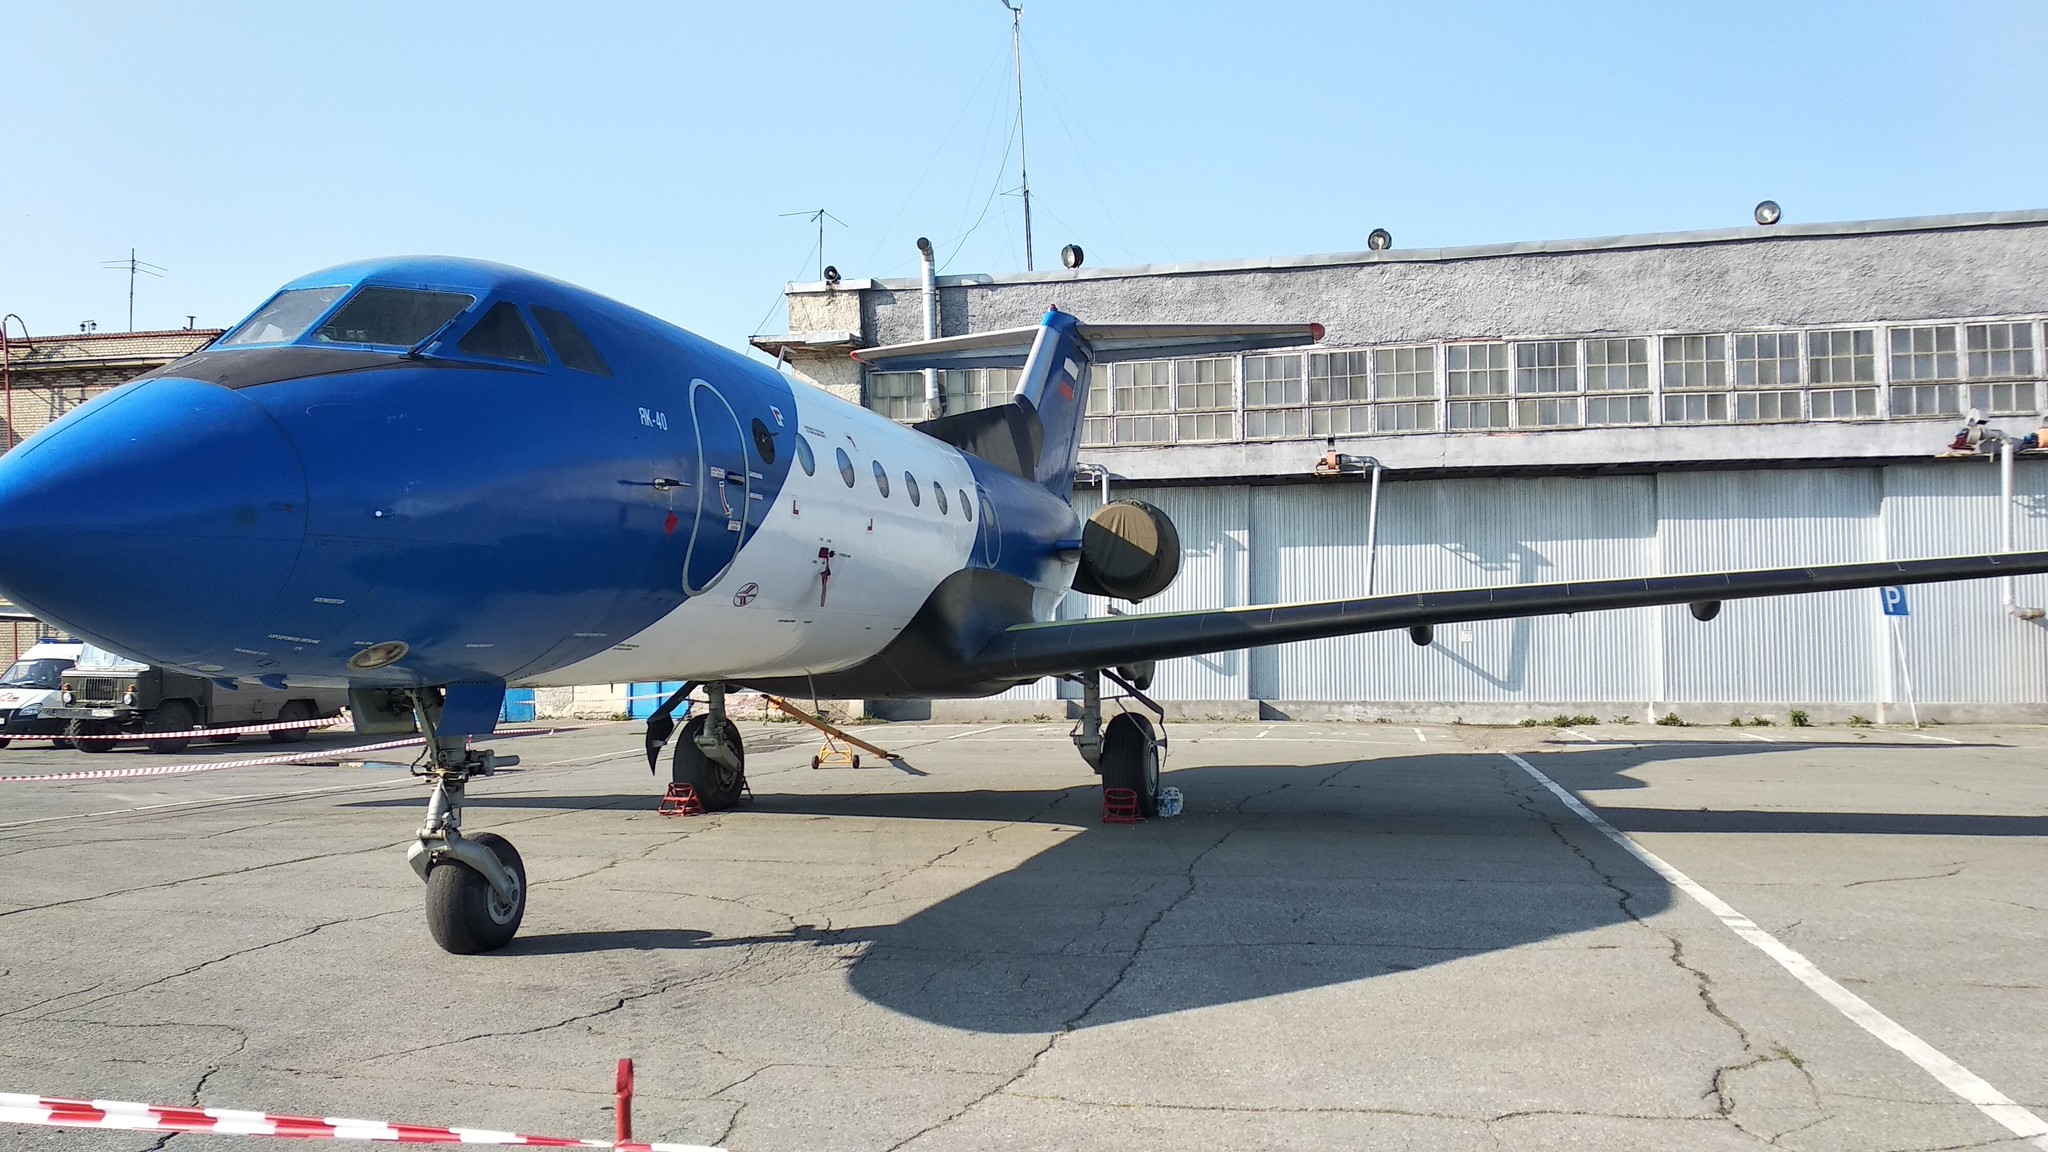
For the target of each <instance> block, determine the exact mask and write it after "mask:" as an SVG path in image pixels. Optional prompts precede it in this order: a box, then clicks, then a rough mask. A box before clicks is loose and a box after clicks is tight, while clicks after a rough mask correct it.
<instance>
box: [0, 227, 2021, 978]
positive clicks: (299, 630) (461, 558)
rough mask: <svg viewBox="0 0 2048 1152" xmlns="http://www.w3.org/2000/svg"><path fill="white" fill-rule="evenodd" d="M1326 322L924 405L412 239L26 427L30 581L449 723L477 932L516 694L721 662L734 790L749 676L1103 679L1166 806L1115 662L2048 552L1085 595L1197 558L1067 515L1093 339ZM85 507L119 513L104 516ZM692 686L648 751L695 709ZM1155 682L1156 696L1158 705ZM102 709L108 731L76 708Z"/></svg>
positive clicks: (708, 672)
mask: <svg viewBox="0 0 2048 1152" xmlns="http://www.w3.org/2000/svg"><path fill="white" fill-rule="evenodd" d="M1320 338H1321V331H1320V329H1318V328H1316V327H1315V326H1313V325H1245V326H1215V325H1172V324H1161V325H1090V324H1086V323H1082V322H1080V321H1079V320H1077V319H1075V318H1074V317H1072V316H1068V315H1065V314H1063V313H1061V312H1058V311H1056V310H1055V311H1051V312H1048V313H1047V314H1046V316H1045V318H1044V321H1043V322H1042V323H1041V324H1040V325H1039V326H1037V327H1035V328H1028V329H1020V330H1015V331H1007V332H992V333H984V334H976V335H971V336H964V337H955V338H949V339H941V340H936V341H929V342H925V343H922V344H915V345H901V346H896V347H892V348H881V349H872V350H868V351H865V352H863V353H861V354H860V355H861V358H862V359H864V360H866V361H867V362H868V363H870V364H873V365H877V366H884V367H889V368H895V369H914V368H923V367H964V366H973V365H1003V366H1020V365H1021V366H1022V368H1023V373H1022V381H1021V383H1020V384H1019V386H1018V388H1017V392H1016V395H1015V396H1014V397H1013V398H1012V399H1011V400H1010V402H1009V403H1007V404H1004V405H1001V406H998V407H995V408H990V409H985V410H981V411H975V412H966V413H960V414H957V415H951V416H945V417H941V418H939V419H937V420H933V421H928V422H926V423H924V424H921V425H918V426H916V427H906V426H903V425H900V424H898V423H896V422H894V421H892V420H889V419H887V418H885V417H883V416H881V415H879V414H877V413H874V412H870V411H867V410H865V409H863V408H861V407H858V406H856V405H853V404H848V403H846V402H844V401H841V400H839V399H837V398H834V397H832V396H830V395H827V394H825V393H824V392H822V391H820V390H818V389H815V388H812V387H809V386H807V385H803V384H794V385H793V384H792V383H791V381H790V380H789V379H788V378H787V377H785V376H784V375H782V374H780V373H778V372H777V371H775V370H773V369H771V368H769V367H766V366H764V365H761V364H757V363H755V362H753V361H750V360H748V359H746V358H745V357H743V356H741V355H739V354H736V353H734V352H731V351H728V350H726V349H723V348H719V347H717V346H714V345H712V344H709V343H707V342H705V341H703V340H701V339H699V338H697V337H695V336H692V335H691V334H689V333H688V332H684V331H682V330H681V329H678V328H676V327H674V326H672V325H669V324H667V323H664V322H662V321H660V320H657V319H655V318H653V317H651V316H648V315H646V314H644V313H641V312H638V311H636V310H634V309H632V308H629V307H626V306H624V305H622V304H619V303H617V302H615V301H612V300H609V299H606V298H604V297H601V296H598V295H595V294H593V293H590V292H587V291H584V290H582V289H579V288H575V287H572V286H570V285H568V284H564V283H561V282H559V281H555V280H550V279H547V278H544V277H540V276H536V275H532V274H529V273H526V272H521V271H518V270H516V269H512V268H507V267H503V266H499V265H494V264H486V263H479V262H474V261H467V260H455V259H445V258H415V259H393V260H379V261H371V262H365V263H359V264H350V265H345V266H342V267H338V268H331V269H328V270H326V271H323V272H316V273H314V274H312V275H310V276H305V277H302V278H301V279H299V280H296V281H294V282H292V283H291V284H288V285H286V286H285V287H284V288H283V289H281V290H280V291H279V292H278V293H277V294H276V295H274V296H272V297H271V298H270V299H269V300H268V301H267V302H265V303H264V304H263V306H262V307H261V308H259V309H257V310H256V312H255V313H254V314H253V315H252V316H250V317H249V318H248V319H247V320H245V321H243V322H242V323H241V324H240V325H238V326H237V327H235V328H234V329H233V330H231V331H229V332H228V333H227V334H225V335H224V336H222V337H221V339H219V340H218V341H216V342H215V343H214V344H213V345H212V346H211V347H209V348H207V349H205V350H204V351H201V352H198V353H195V354H194V355H191V356H188V357H186V358H185V359H183V360H180V361H178V362H176V363H174V364H171V365H169V366H167V367H165V368H162V369H159V370H157V371H155V372H152V373H149V374H148V375H146V376H144V377H141V378H140V379H137V380H135V381H133V382H131V383H128V384H126V385H124V386H122V387H120V388H118V389H115V390H114V391H112V392H109V393H107V394H106V395H103V396H100V397H98V398H97V399H94V400H93V401H91V402H90V403H88V404H85V405H83V406H81V407H80V408H78V409H77V410H75V411H73V412H71V413H70V414H68V415H67V416H65V417H64V418H63V419H61V420H59V421H57V422H56V423H54V424H52V425H51V426H50V427H48V428H46V429H44V430H43V431H41V432H39V433H37V434H36V435H35V436H34V437H32V438H30V439H29V440H28V441H26V442H25V443H23V444H22V445H20V446H19V447H17V448H16V449H15V450H13V451H12V452H9V453H7V454H6V455H5V456H4V457H0V591H4V592H5V593H6V594H7V595H8V596H10V597H11V598H12V599H13V600H14V602H15V603H16V604H18V605H20V606H21V607H23V608H24V609H26V610H28V611H29V612H31V613H33V614H34V615H35V616H37V617H39V618H41V619H43V620H46V621H49V622H52V623H55V624H59V625H61V626H63V627H64V628H65V629H66V630H68V631H70V632H72V633H73V634H75V635H77V636H79V637H81V638H83V639H86V640H89V641H91V642H93V643H95V644H98V645H100V646H102V647H106V648H109V649H112V650H115V651H118V652H121V653H124V654H126V655H129V656H132V657H135V658H137V659H142V660H147V661H149V662H151V663H154V664H159V665H164V666H170V667H176V668H180V669H184V670H186V671H189V672H193V673H195V674H198V675H204V676H210V677H213V678H215V679H216V680H217V681H219V682H220V683H222V684H223V685H233V684H235V683H238V682H241V683H256V682H260V683H264V684H267V685H270V686H272V687H278V686H285V685H293V684H300V685H309V686H310V685H324V686H339V685H346V686H347V687H348V688H349V689H350V694H351V702H352V706H353V712H354V716H355V719H356V724H357V727H358V730H359V731H362V732H366V733H377V732H391V731H405V732H411V731H413V730H414V728H415V726H417V728H418V729H419V730H420V731H422V732H423V733H424V734H425V735H426V738H427V749H426V751H425V752H424V753H423V754H422V755H421V758H420V761H419V764H418V766H417V767H418V770H419V771H420V772H421V773H422V774H423V775H426V776H428V777H430V778H431V780H432V782H433V785H434V788H433V793H432V796H431V798H430V800H429V802H428V812H427V819H426V823H425V825H424V826H423V827H422V828H421V829H420V831H419V835H418V839H417V842H416V843H415V844H414V845H413V846H412V848H411V850H410V853H409V857H410V859H411V862H412V864H413V867H414V868H415V869H416V870H417V871H418V873H419V874H420V877H421V879H422V880H424V881H425V883H426V886H427V912H428V924H429V927H430V929H431V931H432V933H433V935H434V937H435V939H436V940H437V941H438V942H439V943H440V944H441V946H442V947H444V948H446V949H448V950H449V951H452V952H477V951H487V950H490V949H495V948H498V947H502V946H503V945H505V944H506V943H507V942H509V941H510V940H511V939H512V937H513V935H514V933H515V932H516V931H517V930H518V926H519V922H520V919H521V917H522V916H523V914H524V911H525V907H526V889H527V885H526V876H525V868H524V865H523V864H522V863H521V861H520V858H519V854H518V853H517V852H516V851H515V850H514V849H513V848H512V846H511V845H510V844H509V843H507V842H506V841H505V840H504V839H503V838H501V837H498V836H495V835H492V834H489V833H483V834H479V835H476V836H467V835H465V834H464V833H463V832H462V831H461V827H460V821H461V810H462V800H463V795H464V788H465V786H466V785H467V783H468V782H469V780H470V779H471V778H473V777H475V776H479V775H488V774H490V772H491V771H492V770H493V768H494V766H496V765H501V764H505V763H508V762H510V759H511V758H501V757H494V756H493V755H492V753H490V752H488V751H484V750H472V749H470V748H469V747H468V744H469V742H470V738H472V737H477V736H484V735H488V734H489V733H491V732H492V731H493V730H494V726H495V724H496V721H497V715H498V711H499V706H500V703H501V701H502V700H503V698H504V693H505V690H506V688H507V686H508V685H516V686H543V685H567V684H587V683H596V682H618V681H659V680H687V681H690V682H693V683H695V684H700V685H702V686H703V687H704V689H705V691H706V694H707V695H708V697H709V706H708V708H707V709H706V710H705V712H704V713H703V714H701V715H698V716H696V717H694V718H692V719H691V720H690V721H689V722H688V723H687V724H685V725H684V726H683V729H682V738H681V739H680V740H678V741H676V748H675V752H674V755H673V759H672V762H671V763H672V768H671V772H672V774H673V778H674V779H675V780H676V781H677V782H679V783H686V784H690V785H693V786H694V787H695V788H696V789H697V792H698V794H699V796H700V797H701V798H702V800H703V802H704V804H705V805H706V806H707V807H708V808H712V809H720V808H727V807H730V806H731V805H733V804H734V803H735V802H737V800H738V799H739V797H740V792H741V789H742V787H743V786H744V783H745V750H744V748H743V747H742V745H741V742H740V738H739V736H738V733H737V730H736V729H735V728H734V727H733V726H732V724H731V723H729V722H728V720H727V717H726V711H725V692H726V689H727V687H728V686H743V687H752V688H760V689H764V690H767V691H773V692H781V693H790V694H799V695H803V694H814V693H815V694H818V695H827V696H846V697H861V698H868V699H875V698H891V697H898V698H932V697H960V696H982V695H988V694H992V693H995V692H1000V691H1002V690H1004V689H1006V688H1009V687H1012V686H1014V685H1017V684H1023V683H1028V682H1030V681H1033V680H1037V679H1039V678H1041V677H1045V676H1059V677H1067V678H1070V679H1073V680H1076V681H1078V682H1079V683H1080V685H1081V689H1082V693H1083V701H1082V719H1081V722H1080V724H1079V726H1078V728H1077V730H1076V734H1075V737H1074V739H1075V742H1076V744H1077V745H1078V746H1079V748H1080V751H1081V753H1082V755H1083V757H1084V758H1085V759H1086V760H1087V762H1088V763H1089V764H1090V765H1091V766H1092V767H1094V768H1095V770H1096V771H1097V772H1098V773H1100V774H1101V776H1102V778H1103V783H1104V785H1105V786H1108V787H1122V788H1129V789H1131V790H1132V791H1133V792H1135V793H1136V794H1137V796H1138V797H1139V803H1140V807H1141V809H1142V810H1143V811H1145V812H1146V813H1148V814H1149V813H1151V812H1153V811H1155V810H1156V804H1157V796H1158V791H1159V748H1160V745H1161V739H1160V736H1159V734H1158V730H1157V729H1156V728H1155V726H1154V725H1153V724H1152V723H1151V722H1150V721H1148V720H1146V719H1145V718H1144V717H1143V716H1142V715H1140V714H1138V713H1135V712H1123V713H1121V714H1119V715H1117V716H1116V717H1115V718H1113V719H1112V720H1110V721H1109V722H1108V723H1107V724H1104V723H1103V716H1102V706H1101V704H1102V693H1101V684H1102V681H1103V679H1105V678H1108V679H1110V680H1111V681H1112V682H1113V683H1116V684H1118V685H1121V686H1122V687H1123V688H1124V689H1125V691H1127V692H1129V693H1130V694H1132V695H1133V696H1135V697H1137V698H1138V699H1139V700H1140V701H1141V702H1145V703H1148V704H1149V701H1145V700H1144V697H1143V694H1142V690H1143V688H1144V687H1145V685H1146V682H1147V680H1148V678H1149V675H1150V667H1151V664H1152V663H1153V662H1154V661H1158V660H1164V659H1171V658H1174V657H1181V656H1192V655H1197V654H1201V653H1208V652H1217V651H1223V650H1229V649H1238V648H1246V647H1251V646H1255V645H1263V644H1273V643H1283V642H1288V641H1296V640H1310V639H1317V638H1321V637H1329V636H1340V635H1347V634H1353V633H1361V632H1371V631H1379V630H1386V629H1397V628H1407V629H1409V630H1410V631H1411V633H1412V634H1413V635H1414V636H1415V637H1416V638H1417V640H1418V642H1422V643H1427V638H1428V634H1429V630H1430V629H1431V628H1433V627H1434V626H1435V625H1438V624H1442V623H1447V622H1453V621H1459V622H1462V621H1473V620H1488V619H1499V618H1504V617H1514V616H1532V615H1542V614H1551V613H1563V612H1583V611H1591V610H1597V609H1609V608H1628V607H1638V606H1643V605H1655V604H1677V603H1690V604H1691V605H1692V606H1693V611H1694V614H1695V615H1696V616H1698V617H1699V618H1700V619H1703V620H1705V619H1710V618H1711V617H1712V616H1713V614H1714V612H1715V611H1716V610H1718V607H1719V604H1720V602H1721V601H1723V600H1727V599H1732V598H1738V597H1752V596H1772V595H1781V594H1787V593H1796V592H1814V591H1824V590H1831V589H1842V588H1862V587H1874V586H1878V585H1885V584H1908V583H1919V582H1927V581H1940V580H1957V579H1969V578H1974V577H1985V576H2003V575H2012V574H2021V573H2033V572H2043V571H2048V552H2027V553H2002V554H1995V555H1976V556H1960V557H1947V558H1940V559H1930V560H1912V561H1898V562H1884V563H1864V564H1845V565H1832V566H1826V567H1814V568H1797V569H1779V570H1765V571H1747V572H1721V573H1706V574H1698V575H1685V576H1661V577H1652V578H1645V579H1634V580H1605V581H1593V582H1585V583H1567V584H1537V585H1516V586H1504V587H1491V588H1477V589H1469V590H1461V591H1443V592H1426V593H1406V594H1401V595H1390V596H1376V597H1368V598H1364V599H1354V600H1337V601H1324V602H1317V603H1305V604H1286V605H1267V606H1258V607H1249V608H1231V609H1218V610H1214V611H1201V612H1183V613H1165V614H1152V615H1145V614H1128V615H1117V616H1110V617H1104V618H1096V619H1084V620H1055V619H1054V612H1055V609H1056V608H1057V606H1058V604H1059V602H1060V599H1061V598H1062V597H1063V596H1064V595H1066V594H1067V592H1068V591H1069V589H1071V588H1079V589H1081V590H1083V591H1088V592H1093V593H1097V594H1103V595H1109V596H1114V597H1117V598H1121V599H1125V600H1129V601H1134V602H1135V601H1138V600H1142V599H1144V598H1145V597H1147V596H1149V595H1152V594H1154V593H1156V592H1158V591H1159V590H1160V589H1161V588H1163V587H1164V586H1165V583H1166V582H1167V581H1170V580H1171V579H1172V576H1173V574H1174V572H1175V571H1176V570H1177V567H1178V563H1179V547H1178V539H1177V536H1176V534H1175V532H1174V530H1173V527H1172V524H1171V523H1170V521H1168V520H1167V519H1166V518H1165V517H1164V515H1163V514H1161V513H1159V512H1158V511H1157V510H1156V509H1152V508H1150V507H1148V506H1146V505H1143V504H1139V503H1136V502H1128V501H1127V502H1119V503H1115V504H1111V505H1109V506H1107V507H1106V508H1105V509H1103V510H1102V511H1100V512H1098V513H1097V514H1096V515H1095V516H1094V517H1092V518H1091V519H1090V520H1089V521H1087V522H1086V523H1084V522H1083V521H1082V520H1081V518H1080V517H1079V516H1078V515H1077V514H1076V513H1075V512H1074V511H1073V509H1072V508H1071V507H1070V505H1069V497H1070V495H1071V492H1072V487H1073V476H1074V470H1075V458H1076V452H1077V449H1078V443H1079V439H1080V428H1081V420H1082V414H1083V412H1084V411H1085V410H1086V407H1087V392H1088V386H1089V367H1090V365H1091V364H1098V363H1105V362H1109V361H1113V360H1117V359H1133V358H1139V357H1156V356H1167V355H1191V354H1197V353H1205V352H1222V351H1229V350H1234V349H1247V348H1263V347H1276V346H1299V345H1303V344H1308V343H1312V342H1313V341H1315V340H1318V339H1320ZM81 509H86V510H89V511H85V512H81V511H79V510H81ZM681 698H682V693H678V694H677V695H676V696H675V697H673V698H671V699H670V700H669V701H667V702H666V703H664V704H663V706H662V708H661V710H660V711H659V712H658V713H657V714H656V716H655V717H654V719H653V720H652V721H651V722H650V724H649V732H648V737H647V744H648V752H649V759H650V764H651V763H653V761H654V757H655V755H656V754H657V753H658V752H659V751H660V749H661V748H662V747H663V746H664V745H665V744H666V743H667V741H668V739H669V737H670V736H671V734H672V733H673V730H674V727H675V725H674V721H673V720H672V719H671V714H672V711H673V709H674V708H675V707H676V705H677V704H678V703H680V701H681ZM1155 711H1156V708H1155ZM80 734H89V733H80Z"/></svg>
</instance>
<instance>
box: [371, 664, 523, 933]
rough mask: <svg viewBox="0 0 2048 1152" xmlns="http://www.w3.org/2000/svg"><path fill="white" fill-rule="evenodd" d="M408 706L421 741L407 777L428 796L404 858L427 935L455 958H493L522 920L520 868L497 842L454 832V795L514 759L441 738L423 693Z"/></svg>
mask: <svg viewBox="0 0 2048 1152" xmlns="http://www.w3.org/2000/svg"><path fill="white" fill-rule="evenodd" d="M412 704H413V715H414V717H415V718H416V719H417V720H418V721H419V728H420V731H421V732H422V733H424V734H425V735H426V738H427V750H426V751H425V752H424V753H422V754H421V756H420V759H419V761H418V762H417V763H415V764H414V765H413V774H414V775H417V776H425V777H426V778H427V779H429V780H432V781H433V783H434V792H433V795H432V796H431V797H429V798H428V800H427V821H426V823H425V824H423V825H421V827H420V831H419V839H418V840H416V841H415V842H414V843H413V846H412V847H411V848H410V849H407V851H406V854H405V858H406V862H407V863H409V864H411V865H412V870H413V871H415V872H417V873H419V875H420V879H421V880H423V881H425V882H426V885H427V929H428V931H430V932H432V933H433V934H434V943H436V944H439V945H440V946H441V947H442V948H443V949H445V950H446V951H449V952H453V953H455V954H457V955H460V956H468V955H473V954H475V953H478V952H493V951H496V950H497V949H499V948H503V947H504V946H505V945H507V944H510V943H511V942H512V937H513V935H514V934H515V933H517V932H518V931H519V921H520V920H521V919H522V918H523V917H524V916H525V915H526V865H525V864H524V863H523V862H522V861H521V860H520V859H519V853H518V851H517V850H515V849H514V848H513V847H512V845H511V843H510V842H508V841H507V840H506V839H505V838H504V837H502V836H496V835H493V834H492V833H489V832H485V833H481V834H480V835H476V836H464V835H463V834H462V794H463V789H464V787H466V786H467V785H468V783H469V781H470V778H471V777H473V776H489V775H491V774H492V773H493V772H496V771H497V770H498V769H499V768H501V767H509V766H511V765H513V764H517V763H519V757H517V756H494V755H493V754H492V753H490V752H489V751H486V750H482V749H470V748H468V747H466V744H467V741H465V740H463V739H462V738H460V737H456V738H453V739H450V740H444V739H442V738H441V737H440V736H439V735H438V734H437V733H436V732H435V731H434V715H433V711H432V710H431V709H429V708H428V707H427V706H426V698H425V695H424V693H418V694H415V695H414V696H413V699H412ZM401 714H402V713H401Z"/></svg>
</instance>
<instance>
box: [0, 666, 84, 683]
mask: <svg viewBox="0 0 2048 1152" xmlns="http://www.w3.org/2000/svg"><path fill="white" fill-rule="evenodd" d="M69 667H71V661H69V660H17V661H15V662H14V664H13V665H12V666H10V667H9V668H8V669H7V671H6V672H4V673H0V688H55V687H56V686H57V678H58V677H59V676H62V675H63V674H64V670H65V669H66V668H69Z"/></svg>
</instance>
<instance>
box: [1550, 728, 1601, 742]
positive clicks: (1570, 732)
mask: <svg viewBox="0 0 2048 1152" xmlns="http://www.w3.org/2000/svg"><path fill="white" fill-rule="evenodd" d="M1559 731H1561V732H1563V733H1564V734H1565V735H1567V736H1576V737H1578V738H1579V739H1581V740H1584V741H1585V742H1586V743H1588V744H1598V743H1599V742H1600V741H1598V740H1595V739H1594V738H1593V737H1591V736H1588V735H1586V734H1585V733H1584V732H1581V731H1579V730H1578V729H1577V728H1561V729H1559Z"/></svg>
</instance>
